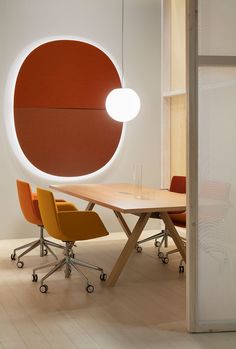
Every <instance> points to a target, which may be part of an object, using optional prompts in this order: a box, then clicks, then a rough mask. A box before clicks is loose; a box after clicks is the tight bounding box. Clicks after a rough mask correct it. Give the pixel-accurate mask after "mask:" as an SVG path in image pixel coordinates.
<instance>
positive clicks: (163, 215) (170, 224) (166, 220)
mask: <svg viewBox="0 0 236 349" xmlns="http://www.w3.org/2000/svg"><path fill="white" fill-rule="evenodd" d="M160 217H161V219H162V220H163V222H164V223H165V226H166V228H167V229H168V232H169V234H170V236H171V237H172V239H173V240H174V243H175V245H176V247H177V249H178V250H179V253H180V254H181V257H182V258H183V260H184V262H186V248H185V246H184V243H183V240H182V239H181V237H180V236H179V234H178V232H177V230H176V228H175V226H174V224H173V222H172V220H171V219H170V216H169V215H168V213H167V212H160Z"/></svg>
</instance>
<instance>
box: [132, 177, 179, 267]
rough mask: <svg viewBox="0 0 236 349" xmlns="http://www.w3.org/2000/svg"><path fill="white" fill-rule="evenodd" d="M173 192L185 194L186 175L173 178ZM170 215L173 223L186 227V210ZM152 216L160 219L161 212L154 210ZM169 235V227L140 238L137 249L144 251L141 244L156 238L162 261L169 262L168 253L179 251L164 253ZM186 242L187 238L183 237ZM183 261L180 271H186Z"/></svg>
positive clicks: (173, 251) (171, 187)
mask: <svg viewBox="0 0 236 349" xmlns="http://www.w3.org/2000/svg"><path fill="white" fill-rule="evenodd" d="M169 190H170V191H171V192H174V193H180V194H185V193H186V177H185V176H173V177H172V179H171V184H170V189H169ZM169 216H170V218H171V219H172V221H173V223H174V225H175V226H177V227H182V228H186V211H181V212H179V211H178V212H169ZM151 218H157V219H160V216H159V213H158V212H153V213H152V214H151ZM168 237H169V233H168V230H167V229H163V230H162V231H161V232H160V233H158V234H155V235H152V236H150V237H148V238H146V239H143V240H140V241H138V243H137V246H136V250H137V252H142V247H141V246H140V244H142V243H144V242H147V241H150V240H153V239H154V240H155V242H154V245H155V246H156V247H158V257H159V258H161V259H162V262H163V263H165V264H167V263H168V262H169V257H168V255H170V254H172V253H175V252H178V250H177V249H174V250H171V251H168V252H167V253H166V254H164V253H163V252H162V251H161V247H162V246H163V244H164V245H165V247H168ZM160 238H161V241H158V239H160ZM182 239H183V240H184V242H185V239H184V238H182ZM182 263H183V261H182V260H181V262H180V265H179V272H184V266H183V265H182Z"/></svg>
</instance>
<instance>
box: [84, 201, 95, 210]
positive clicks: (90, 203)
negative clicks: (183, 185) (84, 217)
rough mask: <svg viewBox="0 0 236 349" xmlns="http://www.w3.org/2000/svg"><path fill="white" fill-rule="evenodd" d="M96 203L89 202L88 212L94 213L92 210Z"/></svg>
mask: <svg viewBox="0 0 236 349" xmlns="http://www.w3.org/2000/svg"><path fill="white" fill-rule="evenodd" d="M94 206H95V203H94V202H89V203H88V205H87V207H86V209H85V210H86V211H92V209H93V208H94Z"/></svg>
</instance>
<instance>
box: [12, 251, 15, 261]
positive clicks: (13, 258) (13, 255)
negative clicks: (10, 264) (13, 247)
mask: <svg viewBox="0 0 236 349" xmlns="http://www.w3.org/2000/svg"><path fill="white" fill-rule="evenodd" d="M11 260H12V261H15V260H16V254H15V253H12V254H11Z"/></svg>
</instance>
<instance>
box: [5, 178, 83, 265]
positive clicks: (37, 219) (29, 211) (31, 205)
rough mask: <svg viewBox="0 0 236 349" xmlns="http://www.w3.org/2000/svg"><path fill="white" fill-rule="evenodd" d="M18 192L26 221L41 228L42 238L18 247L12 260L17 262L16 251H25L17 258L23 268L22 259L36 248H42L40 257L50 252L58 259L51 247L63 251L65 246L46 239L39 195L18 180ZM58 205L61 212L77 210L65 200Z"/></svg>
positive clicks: (27, 184) (25, 183)
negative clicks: (39, 205)
mask: <svg viewBox="0 0 236 349" xmlns="http://www.w3.org/2000/svg"><path fill="white" fill-rule="evenodd" d="M16 184H17V191H18V197H19V202H20V206H21V210H22V213H23V215H24V217H25V219H26V220H27V221H28V222H30V223H32V224H35V225H38V226H39V228H40V237H39V239H37V240H35V241H33V242H30V243H28V244H26V245H23V246H20V247H17V248H15V249H14V250H13V253H12V254H11V259H12V260H15V259H16V251H18V250H21V249H24V248H25V251H24V252H23V253H21V254H20V255H19V256H18V258H17V267H18V268H23V266H24V262H23V261H21V260H20V259H21V258H22V257H23V256H24V255H26V254H27V253H29V252H30V251H32V250H33V249H34V248H36V247H38V246H39V247H40V256H41V257H43V256H46V255H47V254H48V251H49V252H50V253H51V254H52V255H53V256H54V257H55V258H56V259H57V256H56V254H55V253H54V252H53V251H52V249H51V248H50V246H52V247H58V248H61V249H64V246H61V245H59V244H57V243H54V242H52V241H49V240H47V239H45V238H44V234H43V233H44V225H43V222H42V219H41V216H40V212H39V207H38V199H37V194H36V193H32V191H31V188H30V185H29V183H27V182H24V181H21V180H17V181H16ZM57 205H58V206H59V209H60V210H64V209H68V208H70V209H71V210H73V209H76V208H75V206H74V205H73V204H71V203H69V202H65V201H64V200H57Z"/></svg>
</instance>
